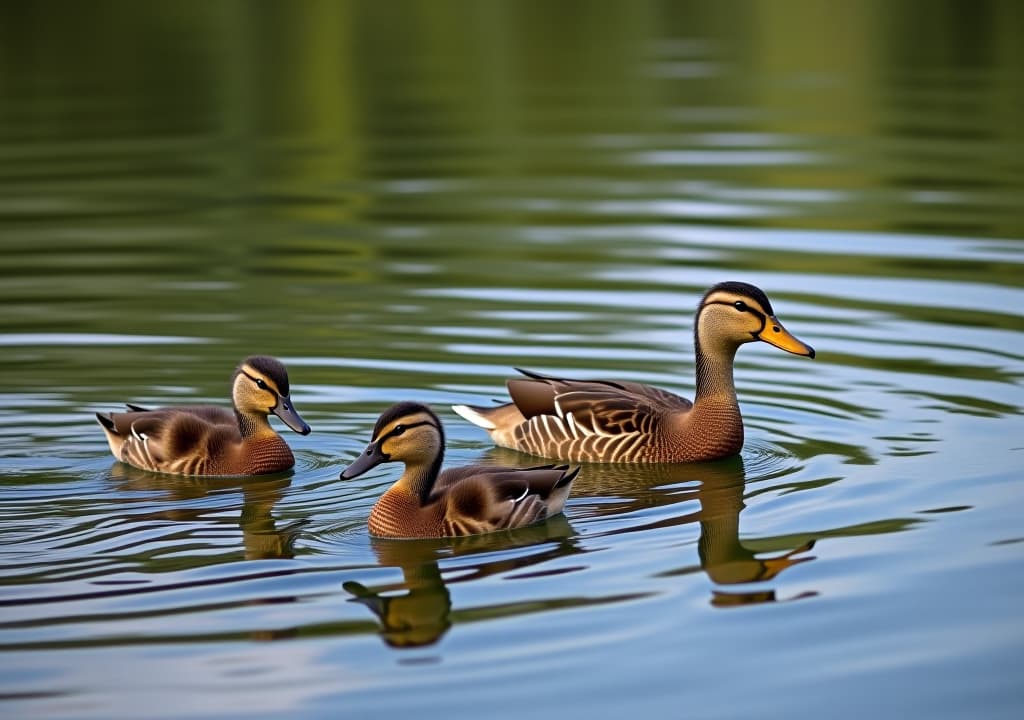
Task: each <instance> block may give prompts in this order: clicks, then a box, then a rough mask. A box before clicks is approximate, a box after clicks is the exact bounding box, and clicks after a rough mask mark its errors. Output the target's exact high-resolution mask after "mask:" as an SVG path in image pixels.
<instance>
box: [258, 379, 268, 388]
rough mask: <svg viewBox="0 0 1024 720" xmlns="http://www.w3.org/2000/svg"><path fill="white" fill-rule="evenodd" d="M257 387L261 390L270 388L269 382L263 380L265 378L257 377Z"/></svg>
mask: <svg viewBox="0 0 1024 720" xmlns="http://www.w3.org/2000/svg"><path fill="white" fill-rule="evenodd" d="M256 387H258V388H259V389H260V390H268V389H269V388H268V387H267V384H266V383H265V382H263V378H256Z"/></svg>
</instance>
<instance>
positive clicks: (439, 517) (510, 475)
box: [341, 402, 579, 538]
mask: <svg viewBox="0 0 1024 720" xmlns="http://www.w3.org/2000/svg"><path fill="white" fill-rule="evenodd" d="M444 447H445V444H444V430H443V429H442V427H441V421H440V420H439V419H438V417H437V415H435V414H434V412H433V411H432V410H431V409H430V408H428V407H427V406H426V405H421V404H419V403H412V402H402V403H398V404H397V405H394V406H392V407H390V408H388V409H387V410H386V411H385V412H384V413H383V414H382V415H381V416H380V418H379V419H378V420H377V425H376V427H374V429H373V439H372V440H371V441H370V444H369V445H367V447H366V450H365V451H364V452H363V453H362V454H361V455H360V456H359V457H358V458H357V459H356V460H355V462H353V463H352V464H351V465H349V466H348V467H347V468H346V469H345V470H343V471H342V473H341V479H342V480H348V479H351V478H354V477H358V476H359V475H362V474H363V473H364V472H366V471H367V470H369V469H370V468H372V467H375V466H377V465H379V464H380V463H384V462H402V463H405V472H404V473H402V476H401V477H400V478H399V479H398V481H397V482H396V483H395V484H394V485H392V486H391V487H390V488H389V489H388V490H387V492H385V493H384V495H382V496H381V498H380V500H378V501H377V504H376V505H374V506H373V510H372V511H371V512H370V520H369V528H370V534H371V535H375V536H377V537H392V538H419V537H453V536H459V535H476V534H479V533H486V532H494V531H496V530H509V529H512V528H517V527H521V526H523V525H530V524H532V523H535V522H539V521H541V520H543V519H544V518H546V517H548V516H550V515H554V514H556V513H559V512H561V511H562V506H563V505H564V504H565V500H566V498H568V497H569V491H570V490H571V489H572V481H573V480H574V479H575V478H576V474H577V473H578V472H579V468H570V467H569V466H567V465H560V466H554V465H546V466H544V467H532V468H513V467H490V466H487V465H467V466H464V467H457V468H451V469H448V470H445V471H444V472H441V464H442V462H443V460H444Z"/></svg>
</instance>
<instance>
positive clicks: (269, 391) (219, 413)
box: [96, 355, 309, 476]
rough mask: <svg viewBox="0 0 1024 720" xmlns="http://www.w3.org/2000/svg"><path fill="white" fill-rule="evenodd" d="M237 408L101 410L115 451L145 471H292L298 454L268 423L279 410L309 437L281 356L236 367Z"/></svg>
mask: <svg viewBox="0 0 1024 720" xmlns="http://www.w3.org/2000/svg"><path fill="white" fill-rule="evenodd" d="M231 398H232V401H233V404H234V409H233V410H227V409H225V408H220V407H214V406H209V405H194V406H183V407H169V408H158V409H155V410H147V409H145V408H142V407H139V406H138V405H131V404H129V405H128V410H129V412H120V413H117V412H112V413H96V419H97V420H99V423H100V426H101V427H102V428H103V431H104V432H105V433H106V435H107V442H108V443H110V452H112V453H113V454H114V457H115V458H117V459H118V460H120V461H121V462H124V463H128V464H129V465H134V466H135V467H137V468H141V469H142V470H150V471H154V472H163V473H173V474H177V475H219V476H228V475H262V474H266V473H275V472H280V471H282V470H287V469H289V468H291V467H292V466H293V465H295V457H294V455H292V451H291V449H290V448H289V447H288V444H287V443H286V442H285V441H284V439H283V438H282V437H281V436H280V435H278V434H277V433H276V432H275V431H274V429H273V428H272V427H270V422H269V421H268V416H269V415H270V413H273V414H275V415H277V416H278V417H279V418H281V420H283V421H284V423H285V424H286V425H287V426H288V427H290V428H291V429H292V430H294V431H295V432H297V433H300V434H302V435H308V434H309V425H307V424H306V423H305V422H304V421H303V419H302V418H301V417H299V414H298V413H297V412H296V411H295V408H294V407H293V406H292V401H291V397H290V396H289V388H288V371H287V370H286V369H285V367H284V365H283V364H282V363H281V361H279V360H276V359H275V358H272V357H266V356H262V355H254V356H252V357H249V358H246V359H245V360H244V361H243V362H242V364H241V365H239V366H238V368H237V369H236V370H235V374H234V376H233V378H232V381H231Z"/></svg>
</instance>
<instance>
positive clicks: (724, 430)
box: [452, 282, 814, 463]
mask: <svg viewBox="0 0 1024 720" xmlns="http://www.w3.org/2000/svg"><path fill="white" fill-rule="evenodd" d="M755 340H763V341H764V342H766V343H768V344H770V345H774V346H775V347H777V348H780V349H782V350H786V351H787V352H791V353H795V354H797V355H805V356H807V357H811V358H813V357H814V349H813V348H811V347H810V346H809V345H806V344H804V343H803V342H801V341H800V340H798V339H797V338H795V337H794V336H793V335H791V334H790V333H789V332H788V331H787V330H786V329H785V328H784V327H783V326H782V323H780V322H779V320H778V319H777V318H776V317H775V311H774V310H773V309H772V305H771V302H770V301H769V300H768V297H767V296H766V295H765V294H764V292H763V291H762V290H760V289H758V288H757V287H754V286H753V285H749V284H747V283H742V282H723V283H719V284H718V285H715V286H714V287H712V288H711V289H710V290H708V291H707V293H706V294H705V295H704V297H703V298H702V299H701V301H700V305H699V306H698V308H697V319H696V322H695V323H694V352H695V354H696V368H697V387H696V393H695V396H694V400H693V402H690V401H689V400H687V399H685V398H682V397H679V396H678V395H676V394H674V393H671V392H668V391H666V390H661V389H659V388H655V387H651V386H649V385H641V384H640V383H634V382H618V381H612V380H569V379H566V378H558V377H549V376H545V375H540V374H537V373H532V372H527V371H523V370H520V371H519V372H521V373H522V374H523V375H525V377H524V378H515V379H511V380H509V381H508V384H507V385H508V392H509V396H510V397H511V398H512V402H510V403H507V404H504V405H498V406H496V407H471V406H467V405H456V406H453V408H452V409H453V410H455V412H457V413H458V414H459V415H461V416H462V417H464V418H466V419H467V420H469V421H470V422H472V423H473V424H475V425H479V426H480V427H482V428H484V429H485V430H487V432H488V433H489V434H490V436H491V439H492V440H493V441H494V442H495V443H496V444H497V445H501V446H503V447H508V448H512V449H514V450H520V451H522V452H526V453H530V454H533V455H540V456H542V457H550V458H558V459H562V460H576V461H586V462H634V463H659V462H696V461H702V460H714V459H716V458H721V457H727V456H729V455H735V454H737V453H738V452H739V451H740V449H741V448H742V447H743V419H742V417H741V415H740V407H739V402H738V401H737V398H736V386H735V384H734V382H733V361H734V359H735V357H736V351H737V350H738V349H739V347H740V345H743V344H744V343H748V342H753V341H755Z"/></svg>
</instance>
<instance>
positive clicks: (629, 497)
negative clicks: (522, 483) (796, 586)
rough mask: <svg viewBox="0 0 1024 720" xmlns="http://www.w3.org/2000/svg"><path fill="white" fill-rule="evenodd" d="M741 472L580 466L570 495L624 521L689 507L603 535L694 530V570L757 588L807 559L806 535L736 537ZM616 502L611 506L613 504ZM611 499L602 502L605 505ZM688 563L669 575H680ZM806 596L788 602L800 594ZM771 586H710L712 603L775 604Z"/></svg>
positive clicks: (731, 466)
mask: <svg viewBox="0 0 1024 720" xmlns="http://www.w3.org/2000/svg"><path fill="white" fill-rule="evenodd" d="M506 452H507V451H503V450H502V449H500V448H496V449H495V450H494V451H493V455H494V461H495V462H509V458H508V457H507V456H506ZM745 487H746V470H745V467H744V462H743V458H742V457H733V458H728V459H726V460H720V461H717V462H711V463H699V464H672V465H670V464H665V465H642V466H641V465H615V464H600V465H598V464H595V465H586V466H585V467H584V469H583V472H581V473H580V475H579V477H578V478H577V480H576V484H575V486H574V492H573V496H574V497H575V498H577V499H580V500H585V498H586V497H587V496H592V497H600V498H602V500H603V502H602V503H601V504H599V505H594V506H593V507H592V508H591V510H592V511H593V515H592V517H593V516H597V517H601V516H605V515H615V516H619V517H628V515H629V514H631V513H636V514H644V513H650V511H651V510H652V509H656V508H658V507H663V506H669V505H678V504H680V503H688V502H689V503H695V504H696V506H697V508H698V509H696V510H695V511H693V512H689V513H682V514H680V513H672V514H671V515H670V516H669V517H663V518H661V519H658V520H652V521H650V522H641V523H632V524H630V525H628V526H627V527H618V528H615V529H612V530H609V531H607V532H605V533H603V534H605V535H617V534H621V533H631V532H637V531H642V530H652V529H656V528H664V527H671V526H675V525H689V524H692V523H694V522H697V523H699V525H700V537H699V539H698V542H697V554H698V558H699V561H700V568H699V569H700V570H703V571H704V573H705V574H706V575H707V576H708V578H710V580H711V581H712V582H713V583H714V584H716V585H722V586H734V585H742V584H746V583H762V582H768V581H771V580H773V579H775V578H776V577H777V576H778V575H779V573H781V572H782V571H783V570H785V569H786V568H789V567H792V566H793V565H797V564H799V563H802V562H807V561H809V560H813V559H814V557H813V556H807V555H804V553H806V552H807V551H809V550H810V549H811V548H813V547H814V539H813V538H810V537H807V536H780V537H766V538H756V539H749V540H746V541H741V540H740V513H741V512H742V511H743V508H744V507H745V503H744V489H745ZM616 498H617V499H618V501H617V502H616V501H614V499H616ZM609 499H611V500H612V501H610V502H608V501H607V500H609ZM694 570H695V568H693V567H692V566H687V567H684V568H681V569H679V570H677V571H672V572H670V573H669V574H680V575H681V574H686V573H690V572H693V571H694ZM808 594H813V593H804V594H800V595H797V596H795V597H793V598H788V599H791V600H792V599H797V598H802V597H806V596H807V595H808ZM777 599H778V598H777V597H776V593H775V590H774V589H767V590H765V589H759V590H750V591H748V590H722V589H718V588H715V589H712V597H711V604H712V605H715V606H719V607H730V606H735V605H747V604H754V603H764V602H775V601H776V600H777Z"/></svg>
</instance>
